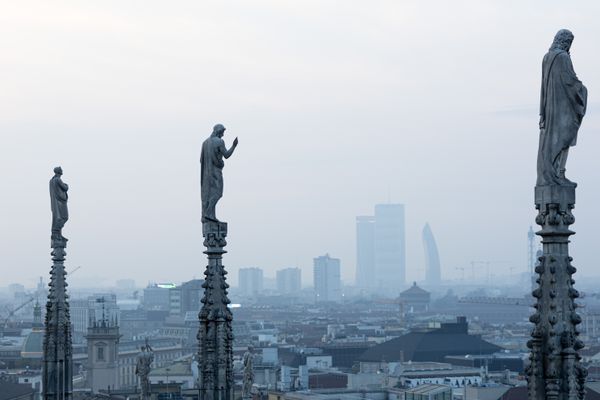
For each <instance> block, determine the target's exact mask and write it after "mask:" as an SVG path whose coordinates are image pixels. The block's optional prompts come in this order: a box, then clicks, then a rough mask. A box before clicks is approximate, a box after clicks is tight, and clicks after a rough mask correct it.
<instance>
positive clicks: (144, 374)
mask: <svg viewBox="0 0 600 400" xmlns="http://www.w3.org/2000/svg"><path fill="white" fill-rule="evenodd" d="M152 362H154V351H153V350H152V347H150V345H149V344H148V339H146V344H145V345H144V346H142V347H141V348H140V353H139V354H138V355H137V357H136V362H135V374H136V375H137V376H138V377H139V379H140V387H141V389H142V399H149V398H150V380H149V379H148V375H150V371H151V370H152Z"/></svg>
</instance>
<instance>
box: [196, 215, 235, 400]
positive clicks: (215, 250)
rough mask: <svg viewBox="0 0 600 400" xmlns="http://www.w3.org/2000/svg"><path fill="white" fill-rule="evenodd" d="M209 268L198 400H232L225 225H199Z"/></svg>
mask: <svg viewBox="0 0 600 400" xmlns="http://www.w3.org/2000/svg"><path fill="white" fill-rule="evenodd" d="M202 230H203V235H204V239H205V240H204V245H205V246H206V251H205V252H204V253H205V254H206V255H207V256H208V265H207V267H206V271H205V272H204V276H205V281H204V284H203V285H202V286H203V288H204V296H203V297H202V300H201V302H202V308H201V310H200V313H199V314H198V318H199V319H200V328H199V330H198V363H199V368H198V371H199V378H198V380H199V381H198V386H199V389H200V400H233V396H234V382H233V330H232V327H231V321H232V320H233V315H232V313H231V310H230V309H229V307H228V304H229V303H230V301H229V299H228V298H227V289H228V288H229V285H228V284H227V282H226V275H227V271H225V267H224V266H223V264H222V259H223V254H224V253H226V251H225V250H224V247H225V245H226V244H227V242H226V241H225V238H226V236H227V223H225V222H214V221H206V222H204V223H203V224H202Z"/></svg>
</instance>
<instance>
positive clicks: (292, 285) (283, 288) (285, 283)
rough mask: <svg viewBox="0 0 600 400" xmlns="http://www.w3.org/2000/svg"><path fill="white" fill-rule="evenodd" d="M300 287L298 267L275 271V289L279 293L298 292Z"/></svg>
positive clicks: (300, 276) (300, 278) (300, 273)
mask: <svg viewBox="0 0 600 400" xmlns="http://www.w3.org/2000/svg"><path fill="white" fill-rule="evenodd" d="M301 288H302V271H301V270H300V268H293V267H292V268H284V269H280V270H279V271H277V291H278V292H279V293H281V294H294V293H298V292H299V291H300V289H301Z"/></svg>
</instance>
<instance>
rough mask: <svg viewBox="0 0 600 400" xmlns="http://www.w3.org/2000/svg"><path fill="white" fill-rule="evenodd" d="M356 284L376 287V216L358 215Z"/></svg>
mask: <svg viewBox="0 0 600 400" xmlns="http://www.w3.org/2000/svg"><path fill="white" fill-rule="evenodd" d="M356 286H358V287H369V288H370V287H375V286H377V279H376V276H375V217H372V216H360V217H356Z"/></svg>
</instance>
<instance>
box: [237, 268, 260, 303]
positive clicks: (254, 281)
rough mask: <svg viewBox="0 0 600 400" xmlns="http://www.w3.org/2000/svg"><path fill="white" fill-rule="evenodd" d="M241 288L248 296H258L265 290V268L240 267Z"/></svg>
mask: <svg viewBox="0 0 600 400" xmlns="http://www.w3.org/2000/svg"><path fill="white" fill-rule="evenodd" d="M238 277H239V288H240V291H241V292H242V294H244V295H246V296H256V295H258V294H260V293H262V291H263V270H262V269H260V268H256V267H252V268H240V271H239V276H238Z"/></svg>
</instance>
